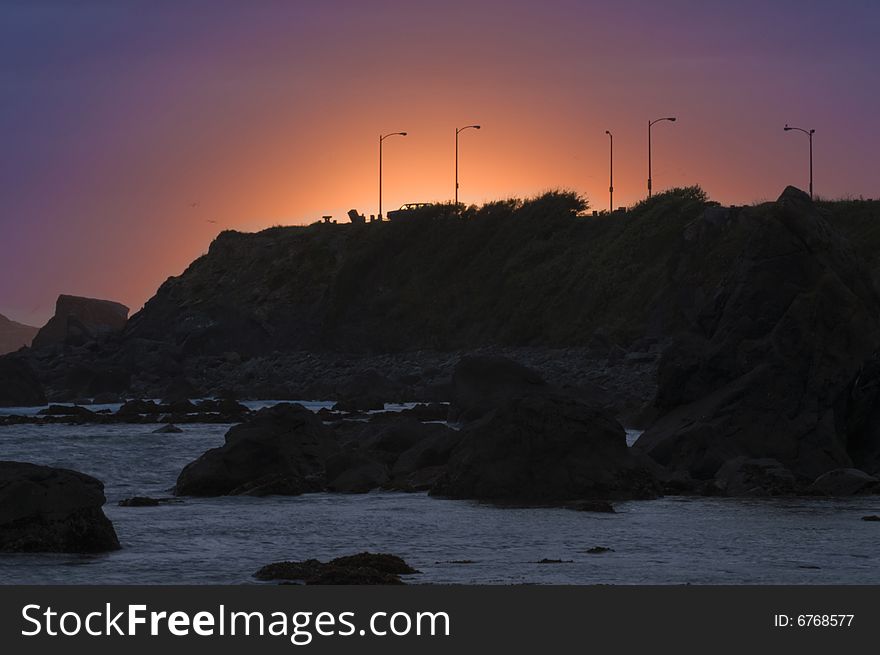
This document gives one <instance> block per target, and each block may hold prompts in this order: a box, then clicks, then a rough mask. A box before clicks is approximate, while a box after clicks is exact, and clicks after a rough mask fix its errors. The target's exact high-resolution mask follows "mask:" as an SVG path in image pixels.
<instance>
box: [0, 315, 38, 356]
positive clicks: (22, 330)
mask: <svg viewBox="0 0 880 655" xmlns="http://www.w3.org/2000/svg"><path fill="white" fill-rule="evenodd" d="M37 331H38V329H37V328H35V327H31V326H30V325H24V324H22V323H16V322H15V321H11V320H9V319H8V318H6V317H5V316H3V315H2V314H0V355H5V354H6V353H11V352H15V351H16V350H18V349H19V348H23V347H25V346H29V345H31V341H33V339H34V337H35V336H36V334H37Z"/></svg>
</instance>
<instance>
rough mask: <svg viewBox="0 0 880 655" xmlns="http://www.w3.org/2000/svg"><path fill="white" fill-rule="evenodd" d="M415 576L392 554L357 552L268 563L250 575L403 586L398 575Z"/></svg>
mask: <svg viewBox="0 0 880 655" xmlns="http://www.w3.org/2000/svg"><path fill="white" fill-rule="evenodd" d="M414 573H418V571H416V570H415V569H414V568H412V567H411V566H409V565H408V564H407V563H406V562H405V561H404V560H403V559H401V558H400V557H397V556H395V555H386V554H373V553H359V554H357V555H349V556H346V557H337V558H336V559H334V560H331V561H330V562H327V563H325V562H319V561H318V560H315V559H309V560H305V561H302V562H276V563H274V564H268V565H267V566H264V567H263V568H261V569H260V570H259V571H257V572H256V573H255V574H254V577H255V578H257V579H258V580H288V581H298V582H302V583H304V584H307V585H319V584H320V585H351V584H356V585H376V584H403V582H402V581H401V579H400V576H401V575H409V574H414Z"/></svg>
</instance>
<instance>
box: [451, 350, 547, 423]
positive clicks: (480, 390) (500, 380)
mask: <svg viewBox="0 0 880 655" xmlns="http://www.w3.org/2000/svg"><path fill="white" fill-rule="evenodd" d="M546 390H548V385H547V383H546V382H544V380H543V379H542V378H541V376H540V375H539V374H538V373H537V372H536V371H533V370H532V369H530V368H527V367H525V366H523V365H522V364H519V363H518V362H515V361H513V360H511V359H507V358H505V357H486V356H472V357H463V358H462V359H461V360H460V361H459V363H458V365H457V366H456V367H455V373H453V376H452V404H451V406H450V408H449V419H450V420H452V421H463V422H466V421H471V420H475V419H477V418H479V417H480V416H482V415H484V414H485V413H486V412H488V411H490V410H491V409H493V408H494V407H496V406H497V405H498V404H501V403H503V402H504V401H505V400H506V399H508V398H510V397H511V396H519V395H523V394H534V393H535V392H543V391H546Z"/></svg>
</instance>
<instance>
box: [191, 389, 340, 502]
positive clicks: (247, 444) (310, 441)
mask: <svg viewBox="0 0 880 655" xmlns="http://www.w3.org/2000/svg"><path fill="white" fill-rule="evenodd" d="M338 453H339V445H338V444H337V442H336V439H335V437H334V435H333V433H332V432H331V431H330V430H329V429H328V428H326V427H325V426H324V424H323V423H322V422H321V420H320V419H319V418H317V417H316V416H315V415H314V414H313V413H312V412H310V411H309V410H307V409H306V408H305V407H303V406H302V405H291V404H280V405H275V406H274V407H268V408H265V409H262V410H260V411H259V412H257V413H256V414H254V415H253V416H252V417H251V419H250V420H248V421H247V422H246V423H242V424H240V425H236V426H234V427H233V428H231V429H230V430H229V432H227V433H226V443H225V444H224V445H223V446H221V447H220V448H213V449H211V450H209V451H207V452H206V453H205V454H203V455H202V456H201V457H199V458H198V459H197V460H196V461H194V462H192V463H190V464H187V466H186V467H185V468H184V469H183V471H182V472H181V474H180V476H179V477H178V478H177V486H176V488H175V494H176V495H178V496H223V495H241V494H247V495H256V496H264V495H269V494H283V495H297V494H300V493H306V492H310V491H320V490H322V489H324V488H325V486H326V484H327V480H326V462H327V460H328V459H329V458H330V457H332V456H333V455H336V454H338Z"/></svg>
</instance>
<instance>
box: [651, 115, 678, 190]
mask: <svg viewBox="0 0 880 655" xmlns="http://www.w3.org/2000/svg"><path fill="white" fill-rule="evenodd" d="M660 121H670V122H672V123H674V122H675V117H674V116H667V117H666V118H657V119H655V120H653V121H648V197H649V198H650V197H651V126H652V125H654V123H659V122H660Z"/></svg>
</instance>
